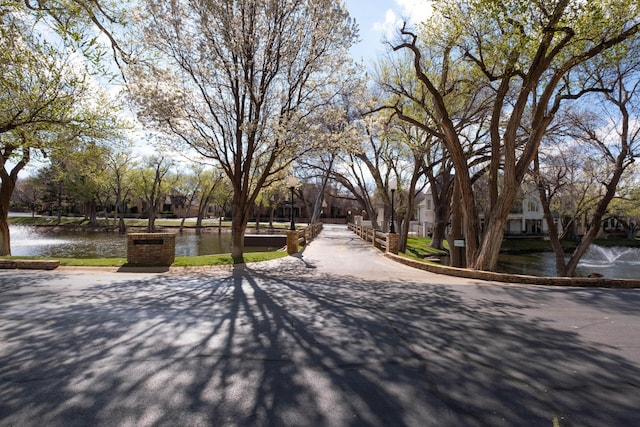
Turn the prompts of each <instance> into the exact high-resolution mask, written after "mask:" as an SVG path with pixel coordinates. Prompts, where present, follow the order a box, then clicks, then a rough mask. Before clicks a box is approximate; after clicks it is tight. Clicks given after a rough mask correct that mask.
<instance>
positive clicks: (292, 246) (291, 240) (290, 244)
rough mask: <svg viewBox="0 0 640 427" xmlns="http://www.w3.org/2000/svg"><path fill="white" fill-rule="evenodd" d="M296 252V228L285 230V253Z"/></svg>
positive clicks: (291, 253)
mask: <svg viewBox="0 0 640 427" xmlns="http://www.w3.org/2000/svg"><path fill="white" fill-rule="evenodd" d="M296 252H298V230H287V253H288V254H289V255H293V254H295V253H296Z"/></svg>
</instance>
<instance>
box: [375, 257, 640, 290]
mask: <svg viewBox="0 0 640 427" xmlns="http://www.w3.org/2000/svg"><path fill="white" fill-rule="evenodd" d="M384 256H386V257H387V258H389V259H392V260H394V261H396V262H399V263H401V264H404V265H408V266H409V267H413V268H418V269H420V270H425V271H429V272H431V273H437V274H445V275H448V276H454V277H463V278H466V279H479V280H488V281H494V282H505V283H518V284H526V285H541V286H566V287H582V288H618V289H638V288H640V280H635V279H608V278H605V277H597V278H596V277H594V278H590V277H539V276H525V275H520V274H504V273H494V272H492V271H480V270H470V269H467V268H455V267H448V266H444V265H438V264H432V263H427V262H421V261H417V260H413V259H409V258H405V257H401V256H399V255H394V254H392V253H389V252H387V253H385V254H384Z"/></svg>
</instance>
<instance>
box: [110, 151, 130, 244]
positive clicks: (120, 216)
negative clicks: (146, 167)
mask: <svg viewBox="0 0 640 427" xmlns="http://www.w3.org/2000/svg"><path fill="white" fill-rule="evenodd" d="M135 167H136V161H135V157H134V155H133V153H132V152H131V151H130V147H127V146H124V147H118V148H116V149H114V150H112V151H110V153H109V157H108V158H107V169H108V172H109V175H110V177H109V178H108V183H109V186H110V187H111V192H112V193H113V195H114V196H115V217H114V219H113V220H114V227H115V221H117V222H118V233H119V234H124V233H125V232H126V230H127V227H126V224H125V221H124V213H125V212H126V203H127V199H128V197H129V194H130V192H131V190H132V185H133V183H132V172H131V171H132V170H133V169H134V168H135Z"/></svg>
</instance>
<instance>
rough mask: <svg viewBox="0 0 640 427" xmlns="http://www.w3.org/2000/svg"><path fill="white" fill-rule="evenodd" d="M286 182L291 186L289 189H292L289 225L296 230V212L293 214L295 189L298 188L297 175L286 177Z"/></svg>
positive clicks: (290, 228)
mask: <svg viewBox="0 0 640 427" xmlns="http://www.w3.org/2000/svg"><path fill="white" fill-rule="evenodd" d="M286 184H287V187H289V189H290V190H291V226H290V227H289V230H295V229H296V223H295V221H294V216H295V215H294V214H293V189H294V188H296V185H298V179H297V178H296V177H295V176H290V177H288V178H287V179H286Z"/></svg>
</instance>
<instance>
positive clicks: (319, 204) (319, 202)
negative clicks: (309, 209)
mask: <svg viewBox="0 0 640 427" xmlns="http://www.w3.org/2000/svg"><path fill="white" fill-rule="evenodd" d="M335 158H336V156H335V154H333V153H331V159H329V166H328V167H327V169H326V170H325V171H324V174H323V175H322V184H321V186H320V191H319V192H318V195H317V196H316V201H315V203H314V204H313V215H312V216H311V224H315V223H316V222H318V220H319V219H320V211H321V210H322V201H323V200H324V190H325V188H326V187H327V182H328V181H329V174H331V169H332V168H333V162H334V160H335Z"/></svg>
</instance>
